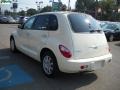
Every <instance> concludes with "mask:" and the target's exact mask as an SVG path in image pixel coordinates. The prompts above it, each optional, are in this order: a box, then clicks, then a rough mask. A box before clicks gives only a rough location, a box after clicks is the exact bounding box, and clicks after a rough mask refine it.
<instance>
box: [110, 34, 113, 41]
mask: <svg viewBox="0 0 120 90" xmlns="http://www.w3.org/2000/svg"><path fill="white" fill-rule="evenodd" d="M113 40H114V36H113V35H112V34H111V35H110V36H109V41H110V42H112V41H113Z"/></svg>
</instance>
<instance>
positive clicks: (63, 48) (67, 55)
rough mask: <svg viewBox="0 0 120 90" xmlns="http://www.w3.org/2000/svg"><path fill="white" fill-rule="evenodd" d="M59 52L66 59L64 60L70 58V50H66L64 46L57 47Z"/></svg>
mask: <svg viewBox="0 0 120 90" xmlns="http://www.w3.org/2000/svg"><path fill="white" fill-rule="evenodd" d="M59 50H60V52H61V54H62V55H63V56H64V57H66V58H71V57H72V54H71V52H70V50H69V49H68V48H66V47H65V46H63V45H59Z"/></svg>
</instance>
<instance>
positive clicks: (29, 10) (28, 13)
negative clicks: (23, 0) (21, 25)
mask: <svg viewBox="0 0 120 90" xmlns="http://www.w3.org/2000/svg"><path fill="white" fill-rule="evenodd" d="M36 13H37V11H36V9H32V8H30V9H28V10H27V15H28V16H31V15H34V14H36Z"/></svg>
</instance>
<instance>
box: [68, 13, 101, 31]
mask: <svg viewBox="0 0 120 90" xmlns="http://www.w3.org/2000/svg"><path fill="white" fill-rule="evenodd" d="M68 19H69V21H70V23H71V27H72V29H73V31H74V32H76V33H78V32H90V31H91V30H102V29H101V27H100V25H99V23H98V21H97V20H95V19H94V18H93V17H92V16H89V15H85V14H69V15H68Z"/></svg>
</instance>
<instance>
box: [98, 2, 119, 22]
mask: <svg viewBox="0 0 120 90" xmlns="http://www.w3.org/2000/svg"><path fill="white" fill-rule="evenodd" d="M99 3H100V7H101V9H102V12H101V13H102V18H103V19H104V20H113V19H115V17H114V16H113V15H114V14H115V12H116V8H117V7H116V3H115V0H101V1H100V2H99Z"/></svg>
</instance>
